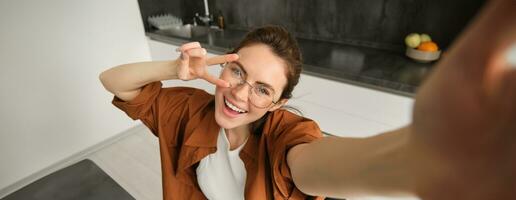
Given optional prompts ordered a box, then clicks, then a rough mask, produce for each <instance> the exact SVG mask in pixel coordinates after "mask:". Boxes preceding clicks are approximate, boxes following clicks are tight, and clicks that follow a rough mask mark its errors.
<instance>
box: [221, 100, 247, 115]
mask: <svg viewBox="0 0 516 200" xmlns="http://www.w3.org/2000/svg"><path fill="white" fill-rule="evenodd" d="M224 102H225V103H226V105H227V106H228V107H229V108H231V110H234V111H237V112H239V113H245V112H246V111H245V110H242V109H240V108H238V107H236V106H235V105H233V104H231V103H229V101H228V100H226V99H225V98H224Z"/></svg>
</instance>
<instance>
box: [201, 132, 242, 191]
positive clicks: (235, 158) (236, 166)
mask: <svg viewBox="0 0 516 200" xmlns="http://www.w3.org/2000/svg"><path fill="white" fill-rule="evenodd" d="M246 142H247V140H246ZM246 142H244V144H242V145H241V146H239V147H238V148H236V149H234V150H233V151H230V150H229V149H230V145H229V141H228V139H227V138H226V132H225V131H224V129H223V128H221V129H220V131H219V136H218V137H217V151H216V152H215V153H213V154H210V155H208V156H206V157H204V158H203V159H202V160H201V161H200V163H199V166H198V167H197V169H196V171H197V182H198V183H199V186H200V188H201V191H202V192H203V193H204V196H206V198H208V199H210V200H237V199H238V200H242V199H244V189H245V180H246V176H247V174H246V171H245V166H244V162H243V161H242V159H240V157H239V153H240V151H241V150H242V148H243V147H244V145H245V143H246Z"/></svg>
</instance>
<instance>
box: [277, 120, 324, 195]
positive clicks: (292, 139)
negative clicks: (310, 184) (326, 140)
mask: <svg viewBox="0 0 516 200" xmlns="http://www.w3.org/2000/svg"><path fill="white" fill-rule="evenodd" d="M285 112H286V111H285ZM281 118H282V119H281V120H280V123H279V124H278V125H277V126H276V127H275V128H274V129H276V130H274V131H273V132H274V134H270V136H271V137H269V141H268V144H269V145H268V146H269V156H270V163H271V167H272V178H273V181H274V185H275V186H276V188H277V190H279V192H280V193H281V196H282V198H289V199H305V198H307V196H305V194H303V193H302V192H301V191H299V190H298V189H297V188H296V187H295V185H294V181H293V179H292V176H291V173H290V168H289V167H288V164H287V153H288V150H290V148H292V147H294V146H296V145H298V144H303V143H309V142H311V141H314V140H316V139H317V138H320V137H322V133H321V131H320V129H319V126H318V125H317V123H316V122H314V121H313V120H310V119H307V118H304V117H300V116H297V115H294V114H292V113H288V114H284V115H283V116H281ZM275 195H276V194H275ZM312 198H313V197H312ZM316 199H319V198H316Z"/></svg>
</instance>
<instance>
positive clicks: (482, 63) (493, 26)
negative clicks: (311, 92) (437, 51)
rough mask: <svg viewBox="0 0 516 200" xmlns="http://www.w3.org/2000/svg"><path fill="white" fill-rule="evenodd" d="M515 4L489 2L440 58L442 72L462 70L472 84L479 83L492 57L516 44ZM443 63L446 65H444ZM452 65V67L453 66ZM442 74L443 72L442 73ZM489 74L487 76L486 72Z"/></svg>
mask: <svg viewBox="0 0 516 200" xmlns="http://www.w3.org/2000/svg"><path fill="white" fill-rule="evenodd" d="M514 10H516V3H514V1H489V2H486V5H485V6H484V8H483V9H482V10H481V12H479V13H478V14H477V16H476V17H475V18H474V20H473V21H472V23H471V25H470V26H468V28H466V29H465V30H464V31H463V34H461V35H460V37H459V38H458V39H457V41H456V42H455V43H454V44H453V46H452V47H451V48H450V49H449V51H448V52H447V56H446V57H443V61H446V62H442V64H441V65H446V66H442V67H441V68H445V69H443V70H441V71H449V70H457V69H459V70H461V71H462V72H463V73H464V75H465V76H467V77H469V78H470V79H471V80H472V81H473V82H477V83H479V82H481V81H482V80H483V78H484V76H485V75H486V71H490V68H493V67H495V66H496V65H491V62H492V59H493V56H495V55H494V54H496V53H497V52H498V51H500V50H501V49H504V48H506V47H505V45H507V44H508V43H511V41H515V40H516V26H514V24H516V12H514ZM445 63H446V64H445ZM452 65H453V66H452ZM443 73H444V72H443ZM488 73H489V72H488Z"/></svg>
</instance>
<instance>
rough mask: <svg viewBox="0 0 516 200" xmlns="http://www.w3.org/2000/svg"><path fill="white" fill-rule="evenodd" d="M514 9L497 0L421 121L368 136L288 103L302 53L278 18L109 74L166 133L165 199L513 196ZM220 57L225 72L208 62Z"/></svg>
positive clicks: (436, 85)
mask: <svg viewBox="0 0 516 200" xmlns="http://www.w3.org/2000/svg"><path fill="white" fill-rule="evenodd" d="M515 9H516V5H515V4H514V2H513V1H512V0H497V1H491V2H490V3H488V6H487V7H486V8H485V9H484V10H483V11H482V14H481V15H480V17H479V18H478V19H477V20H476V21H475V23H473V24H472V25H471V26H470V27H469V28H468V29H467V30H466V34H464V35H463V36H461V38H460V39H459V40H458V42H457V44H455V45H454V46H453V47H452V48H451V49H450V51H448V53H447V56H446V57H444V58H443V59H442V60H441V61H440V63H439V64H438V66H437V68H436V69H435V71H434V72H433V74H432V76H431V77H430V78H429V79H428V80H427V81H426V83H425V84H424V85H423V86H422V88H421V89H420V91H419V92H418V94H417V96H416V104H415V108H414V118H413V122H412V124H410V125H408V126H406V127H404V128H400V129H398V130H394V131H391V132H388V133H384V134H380V135H378V136H374V137H370V138H363V139H349V138H335V137H326V138H320V137H321V134H320V131H319V129H318V127H317V124H316V123H315V122H313V121H311V120H310V119H306V118H303V117H300V116H297V115H295V114H293V113H290V112H289V111H286V110H284V109H281V107H282V106H283V105H285V103H286V102H287V101H288V99H289V98H290V95H291V92H292V90H293V88H294V86H295V85H296V84H297V81H298V78H299V73H300V71H301V57H300V54H299V49H298V47H297V44H296V42H295V40H294V39H293V38H292V37H291V36H290V35H289V34H288V32H286V31H285V30H284V29H282V28H279V27H264V28H259V29H256V30H254V31H252V32H250V33H249V34H248V35H247V36H246V38H245V39H244V40H243V41H242V42H241V43H240V45H239V46H238V47H237V48H236V49H235V50H234V51H233V52H232V54H227V55H223V56H217V57H213V58H206V50H204V49H203V48H202V47H201V46H200V45H199V44H198V43H188V44H185V45H183V46H181V47H180V48H179V51H181V57H180V58H179V59H177V60H174V61H162V62H145V63H133V64H127V65H122V66H118V67H115V68H112V69H109V70H107V71H105V72H103V73H102V74H101V75H100V79H101V81H102V83H103V84H104V86H105V87H106V89H107V90H108V91H110V92H112V93H113V94H114V95H115V98H114V100H113V103H114V104H115V105H116V106H117V107H118V108H120V109H122V110H123V111H125V112H126V113H127V114H128V115H129V116H130V117H131V118H133V119H140V120H141V121H142V122H143V123H144V124H145V125H146V126H148V127H149V129H150V130H151V131H152V132H153V133H154V134H155V135H156V136H158V137H159V142H160V150H161V161H162V172H163V188H164V189H163V190H164V198H165V199H205V198H209V199H243V198H245V199H306V198H310V196H309V195H313V196H317V195H320V196H333V197H349V196H353V195H362V194H376V195H405V194H411V195H418V196H420V197H422V198H428V199H513V198H515V197H516V194H514V190H513V189H514V186H515V183H516V180H515V179H514V176H515V172H514V170H513V169H514V168H515V167H516V166H515V164H516V163H515V162H514V156H515V154H516V148H514V147H513V146H514V145H512V144H513V143H514V140H513V138H514V133H516V127H515V126H514V119H516V106H515V104H514V103H513V102H515V100H516V96H515V92H514V91H515V88H516V82H515V80H516V70H506V69H505V68H502V67H503V66H504V65H505V64H506V63H505V60H504V59H503V56H500V55H501V54H502V53H503V52H505V51H506V50H507V48H508V45H509V44H512V43H514V42H515V41H516V27H515V26H513V25H514V24H516V15H515V14H514V12H512V11H513V10H515ZM484 38H493V40H492V41H491V43H489V44H486V43H481V42H480V41H483V39H484ZM217 64H223V66H224V69H223V70H222V73H221V75H220V77H219V78H216V77H213V76H211V75H209V74H208V73H207V72H206V68H207V66H210V65H217ZM168 79H181V80H192V79H204V80H206V81H208V82H210V83H213V84H215V85H216V90H215V95H214V96H212V95H210V94H207V93H206V92H204V91H201V90H198V89H193V88H185V87H174V88H161V83H160V82H159V81H161V80H168ZM452 80H453V81H455V83H453V84H450V83H449V82H450V81H452ZM335 152H339V153H335ZM511 177H512V178H511Z"/></svg>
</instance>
